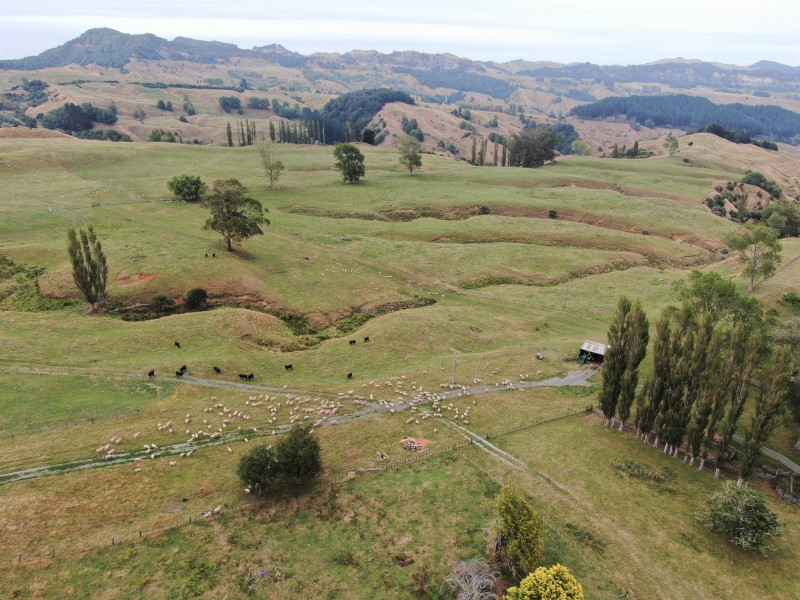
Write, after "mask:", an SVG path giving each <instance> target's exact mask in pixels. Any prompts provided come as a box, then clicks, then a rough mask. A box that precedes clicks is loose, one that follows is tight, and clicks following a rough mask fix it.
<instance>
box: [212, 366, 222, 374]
mask: <svg viewBox="0 0 800 600" xmlns="http://www.w3.org/2000/svg"><path fill="white" fill-rule="evenodd" d="M213 368H214V373H216V374H217V375H221V374H222V369H220V368H219V367H213Z"/></svg>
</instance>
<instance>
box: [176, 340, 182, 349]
mask: <svg viewBox="0 0 800 600" xmlns="http://www.w3.org/2000/svg"><path fill="white" fill-rule="evenodd" d="M175 347H176V348H178V349H179V350H180V347H181V343H180V342H177V341H176V342H175Z"/></svg>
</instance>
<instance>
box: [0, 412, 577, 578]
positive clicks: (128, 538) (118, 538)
mask: <svg viewBox="0 0 800 600" xmlns="http://www.w3.org/2000/svg"><path fill="white" fill-rule="evenodd" d="M587 410H589V409H584V408H580V409H572V410H562V411H559V412H557V413H553V414H550V415H545V416H542V417H539V418H537V419H532V420H529V421H525V422H523V423H519V424H517V425H514V426H512V427H506V428H503V429H499V430H494V431H493V432H490V433H488V434H486V437H487V438H490V437H500V436H503V435H508V434H509V433H514V432H516V431H520V430H522V429H526V428H530V427H534V426H536V425H541V424H543V423H548V422H550V421H555V420H557V419H562V418H564V417H568V416H572V415H577V414H580V413H585V412H587ZM474 446H475V444H474V443H473V442H472V441H471V440H469V441H465V442H461V443H457V444H452V445H449V446H446V447H444V448H439V449H437V450H433V451H427V450H426V451H423V452H418V453H415V454H414V455H412V456H409V457H408V458H404V459H399V460H393V461H386V462H383V463H381V464H379V465H377V466H375V467H370V468H363V469H358V470H356V471H349V472H348V473H347V474H346V475H345V476H344V477H327V478H324V479H323V480H322V481H321V482H320V485H322V486H324V485H329V486H337V485H342V484H344V483H347V482H348V481H352V480H353V479H355V478H356V477H357V476H358V475H369V474H372V473H378V472H385V471H390V470H394V469H398V468H400V467H404V466H407V465H410V464H414V463H417V462H420V461H423V460H426V459H430V458H435V457H437V456H441V455H443V454H448V453H452V452H457V453H460V452H463V451H465V450H467V449H469V448H472V447H474ZM206 512H208V511H206ZM213 516H214V515H213V514H212V515H206V516H200V515H198V516H195V515H181V516H180V517H177V518H176V519H174V520H173V521H171V522H170V523H168V524H166V525H164V526H163V527H158V528H154V529H149V530H144V529H137V530H135V531H134V532H133V533H128V534H122V535H113V536H109V538H108V540H107V542H106V543H95V544H91V545H90V544H87V543H85V542H84V544H83V545H82V546H81V547H77V548H73V549H66V550H65V549H64V547H63V546H62V545H60V546H59V547H58V548H49V549H43V550H40V551H39V552H13V553H11V554H6V555H3V556H1V557H0V564H13V565H15V566H18V567H24V566H26V565H27V564H31V562H32V561H36V560H41V559H54V558H58V557H63V556H73V555H74V554H78V553H81V554H86V553H88V552H90V551H92V550H98V549H101V548H107V547H110V546H116V545H117V544H122V543H126V542H136V541H139V540H142V539H145V538H149V537H153V536H156V535H159V534H162V533H165V532H167V531H170V530H172V529H176V528H178V527H181V526H184V525H191V524H195V523H200V522H205V521H208V520H210V519H211V518H213Z"/></svg>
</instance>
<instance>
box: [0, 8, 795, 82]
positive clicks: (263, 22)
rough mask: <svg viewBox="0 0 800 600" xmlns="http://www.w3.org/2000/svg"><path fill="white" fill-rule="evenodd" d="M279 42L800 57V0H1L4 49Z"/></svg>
mask: <svg viewBox="0 0 800 600" xmlns="http://www.w3.org/2000/svg"><path fill="white" fill-rule="evenodd" d="M93 27H110V28H112V29H117V30H119V31H122V32H125V33H154V34H156V35H158V36H161V37H165V38H167V39H173V38H174V37H176V36H184V37H191V38H195V39H200V40H216V41H221V42H230V43H234V44H237V45H238V46H239V47H241V48H252V47H253V46H263V45H266V44H271V43H279V44H282V45H283V46H285V47H287V48H288V49H290V50H294V51H297V52H300V53H303V54H311V53H313V52H346V51H348V50H352V49H359V50H368V49H374V50H380V51H382V52H391V51H393V50H419V51H423V52H450V53H453V54H456V55H459V56H464V57H467V58H472V59H476V60H495V61H509V60H514V59H518V58H522V59H526V60H532V61H536V60H552V61H558V62H564V63H570V62H585V61H588V62H593V63H597V64H641V63H645V62H649V61H653V60H658V59H662V58H675V57H678V56H680V57H683V58H696V59H701V60H706V61H715V62H723V63H730V64H738V65H749V64H752V63H754V62H757V61H759V60H774V61H778V62H782V63H785V64H789V65H793V66H797V65H800V2H798V0H760V1H753V0H747V1H743V0H728V1H725V2H723V1H720V0H662V1H658V2H653V1H648V0H567V1H563V0H562V1H559V0H553V1H551V2H546V3H545V2H536V1H535V0H504V1H501V2H496V3H495V2H490V1H487V0H482V1H480V2H479V1H476V0H459V1H457V2H455V1H454V2H447V3H445V2H431V1H430V0H427V1H424V0H401V1H396V0H395V1H391V2H389V1H386V0H355V1H349V0H344V1H339V2H336V1H331V0H325V1H322V0H303V1H302V2H297V3H293V2H274V1H269V0H239V1H238V2H233V3H227V2H219V1H215V2H208V1H206V0H195V1H193V2H187V1H186V0H167V1H165V0H136V1H135V2H130V1H127V0H121V1H118V2H115V1H114V0H111V1H109V0H73V1H68V2H64V1H56V0H40V1H39V2H36V3H35V4H28V3H27V2H18V1H14V0H0V58H3V59H6V58H22V57H24V56H30V55H34V54H38V53H40V52H42V51H43V50H46V49H48V48H53V47H55V46H58V45H60V44H63V43H64V42H66V41H68V40H71V39H73V38H75V37H77V36H78V35H80V34H81V33H83V32H84V31H86V30H87V29H91V28H93Z"/></svg>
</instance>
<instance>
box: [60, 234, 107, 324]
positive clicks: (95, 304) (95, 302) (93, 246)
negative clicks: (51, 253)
mask: <svg viewBox="0 0 800 600" xmlns="http://www.w3.org/2000/svg"><path fill="white" fill-rule="evenodd" d="M67 239H68V240H69V243H68V246H67V252H68V253H69V259H70V262H71V263H72V279H73V281H74V282H75V285H76V286H77V288H78V290H80V292H81V294H83V297H84V298H85V299H86V301H87V302H88V303H89V304H90V305H91V311H92V312H94V311H96V310H98V309H99V308H100V307H101V306H103V304H104V303H105V300H106V284H107V282H108V265H107V264H106V255H105V254H104V253H103V247H102V246H101V244H100V240H98V239H97V236H96V235H95V233H94V229H93V228H92V226H91V225H89V227H88V229H87V230H86V231H84V230H83V229H81V230H80V231H79V232H78V233H76V232H75V229H69V230H68V231H67Z"/></svg>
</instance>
